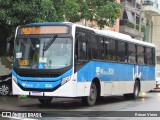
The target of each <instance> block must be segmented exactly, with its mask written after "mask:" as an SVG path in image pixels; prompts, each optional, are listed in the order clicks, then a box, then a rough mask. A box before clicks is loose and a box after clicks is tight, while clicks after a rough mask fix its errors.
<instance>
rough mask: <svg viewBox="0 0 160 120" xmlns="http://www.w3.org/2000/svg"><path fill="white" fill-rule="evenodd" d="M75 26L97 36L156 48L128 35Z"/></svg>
mask: <svg viewBox="0 0 160 120" xmlns="http://www.w3.org/2000/svg"><path fill="white" fill-rule="evenodd" d="M75 26H77V27H81V28H85V29H89V30H92V31H94V32H95V33H96V34H99V35H102V36H108V37H112V38H116V39H119V40H122V41H127V42H132V43H136V44H140V45H145V46H150V47H155V45H154V44H152V43H149V42H144V41H141V40H138V39H133V38H132V37H131V36H129V35H127V34H123V33H119V32H115V31H111V30H98V29H94V28H90V27H86V26H82V25H78V24H75Z"/></svg>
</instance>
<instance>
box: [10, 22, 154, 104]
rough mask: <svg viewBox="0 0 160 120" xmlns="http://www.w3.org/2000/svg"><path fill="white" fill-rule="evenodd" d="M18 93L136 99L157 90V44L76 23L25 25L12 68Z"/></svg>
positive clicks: (43, 97) (41, 97)
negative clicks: (113, 96) (120, 96)
mask: <svg viewBox="0 0 160 120" xmlns="http://www.w3.org/2000/svg"><path fill="white" fill-rule="evenodd" d="M12 74H13V76H12V87H13V94H14V95H27V96H32V97H37V98H38V99H39V101H40V103H42V104H45V103H47V104H48V103H50V102H51V100H52V98H53V97H72V98H76V97H79V98H82V101H83V102H84V103H85V104H87V105H94V104H95V103H96V101H97V99H98V98H99V97H101V96H111V95H124V96H126V95H127V96H128V95H130V96H131V97H133V98H137V97H138V95H139V92H145V91H149V90H151V89H153V88H154V87H155V46H154V45H153V44H150V43H146V42H143V41H140V40H135V39H132V38H131V37H130V36H128V35H125V34H121V33H117V32H113V31H107V30H96V29H93V28H89V27H85V26H81V25H77V24H74V23H70V22H49V23H33V24H27V25H23V26H19V27H18V28H17V30H16V36H15V42H14V62H13V69H12Z"/></svg>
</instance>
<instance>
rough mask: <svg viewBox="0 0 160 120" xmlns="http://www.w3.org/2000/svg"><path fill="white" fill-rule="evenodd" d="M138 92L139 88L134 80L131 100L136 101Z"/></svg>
mask: <svg viewBox="0 0 160 120" xmlns="http://www.w3.org/2000/svg"><path fill="white" fill-rule="evenodd" d="M139 92H140V86H139V82H138V81H137V80H136V81H135V84H134V91H133V94H132V98H134V99H137V98H138V96H139Z"/></svg>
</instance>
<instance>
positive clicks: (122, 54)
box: [117, 41, 127, 62]
mask: <svg viewBox="0 0 160 120" xmlns="http://www.w3.org/2000/svg"><path fill="white" fill-rule="evenodd" d="M117 61H119V62H127V51H126V43H125V42H122V41H118V49H117Z"/></svg>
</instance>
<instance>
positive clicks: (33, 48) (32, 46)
mask: <svg viewBox="0 0 160 120" xmlns="http://www.w3.org/2000/svg"><path fill="white" fill-rule="evenodd" d="M27 40H28V41H29V43H30V45H31V48H32V50H34V51H35V50H36V48H35V47H34V45H33V43H32V41H31V39H30V38H29V37H28V36H27Z"/></svg>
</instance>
